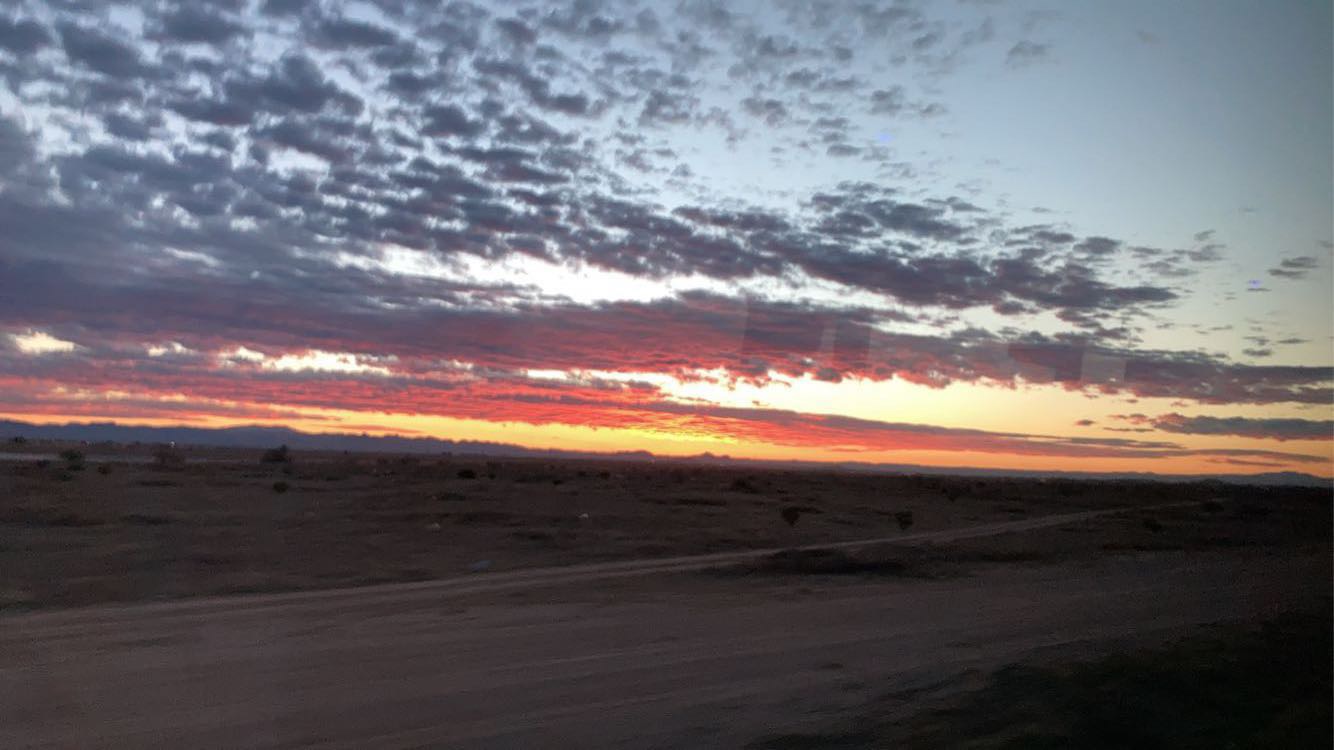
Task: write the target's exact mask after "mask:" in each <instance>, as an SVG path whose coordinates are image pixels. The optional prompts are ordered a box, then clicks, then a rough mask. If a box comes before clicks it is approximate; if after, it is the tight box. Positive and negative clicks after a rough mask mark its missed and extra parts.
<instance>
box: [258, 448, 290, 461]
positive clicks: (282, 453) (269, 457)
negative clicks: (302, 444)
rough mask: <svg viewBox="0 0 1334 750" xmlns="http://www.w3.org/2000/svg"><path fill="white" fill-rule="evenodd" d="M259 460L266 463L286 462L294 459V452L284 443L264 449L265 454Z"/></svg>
mask: <svg viewBox="0 0 1334 750" xmlns="http://www.w3.org/2000/svg"><path fill="white" fill-rule="evenodd" d="M259 460H260V462H261V463H266V464H285V463H287V462H288V461H291V460H292V454H291V451H289V450H288V449H287V446H286V445H285V444H284V445H280V446H278V447H277V448H270V449H268V450H266V451H264V455H263V456H261V457H260V459H259Z"/></svg>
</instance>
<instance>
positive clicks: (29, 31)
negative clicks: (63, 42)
mask: <svg viewBox="0 0 1334 750" xmlns="http://www.w3.org/2000/svg"><path fill="white" fill-rule="evenodd" d="M52 41H53V40H52V37H51V32H50V31H49V30H48V29H47V28H46V27H45V26H43V25H42V24H41V23H39V22H37V21H34V20H33V19H31V18H4V17H0V49H6V50H9V51H10V52H13V53H14V54H16V55H31V54H33V53H34V52H36V51H37V50H39V49H41V48H42V47H45V46H47V45H49V44H51V43H52Z"/></svg>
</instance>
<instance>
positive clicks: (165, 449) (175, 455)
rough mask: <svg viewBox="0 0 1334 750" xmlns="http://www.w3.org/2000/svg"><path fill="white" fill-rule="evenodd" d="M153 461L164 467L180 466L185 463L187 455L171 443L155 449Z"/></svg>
mask: <svg viewBox="0 0 1334 750" xmlns="http://www.w3.org/2000/svg"><path fill="white" fill-rule="evenodd" d="M153 463H154V464H156V465H157V466H164V467H165V466H180V465H181V464H183V463H185V456H183V455H181V453H180V451H178V450H176V449H175V448H173V447H171V446H170V445H164V446H162V447H160V448H158V449H157V450H155V451H153Z"/></svg>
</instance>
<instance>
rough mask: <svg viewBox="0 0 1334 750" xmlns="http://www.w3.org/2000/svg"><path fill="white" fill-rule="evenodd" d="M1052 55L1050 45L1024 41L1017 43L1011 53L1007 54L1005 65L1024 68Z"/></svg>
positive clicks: (1011, 48)
mask: <svg viewBox="0 0 1334 750" xmlns="http://www.w3.org/2000/svg"><path fill="white" fill-rule="evenodd" d="M1050 53H1051V46H1050V45H1047V44H1040V43H1038V42H1031V41H1028V40H1023V41H1019V42H1015V44H1014V46H1012V47H1010V51H1009V52H1006V53H1005V63H1006V64H1007V65H1009V66H1011V67H1023V66H1026V65H1031V64H1033V63H1036V62H1039V61H1041V60H1043V59H1045V58H1046V57H1047V56H1048V55H1049V54H1050Z"/></svg>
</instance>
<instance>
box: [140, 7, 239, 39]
mask: <svg viewBox="0 0 1334 750" xmlns="http://www.w3.org/2000/svg"><path fill="white" fill-rule="evenodd" d="M243 33H245V27H244V26H243V25H242V24H241V23H240V22H239V21H237V20H236V19H234V18H230V17H228V16H226V15H224V14H222V13H218V12H216V11H214V10H210V9H209V8H207V7H205V6H203V5H199V4H186V5H182V6H180V7H178V8H175V9H173V10H172V11H171V12H169V13H168V14H166V15H165V16H163V17H162V18H161V29H160V32H159V38H161V39H165V40H170V41H177V42H187V43H189V42H198V43H202V44H222V43H224V42H226V41H228V40H230V39H232V38H233V37H236V36H239V35H241V34H243Z"/></svg>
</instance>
